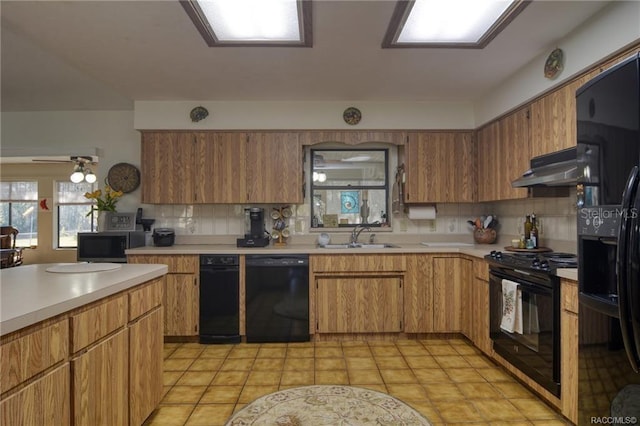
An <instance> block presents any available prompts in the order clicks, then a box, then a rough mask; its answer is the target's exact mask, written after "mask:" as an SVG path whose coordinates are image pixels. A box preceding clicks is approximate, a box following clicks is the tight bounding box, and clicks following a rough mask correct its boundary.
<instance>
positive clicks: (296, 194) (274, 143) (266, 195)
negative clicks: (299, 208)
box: [246, 132, 304, 204]
mask: <svg viewBox="0 0 640 426" xmlns="http://www.w3.org/2000/svg"><path fill="white" fill-rule="evenodd" d="M246 167H247V202H250V203H283V204H285V203H292V204H300V203H303V202H304V199H303V196H302V195H303V194H302V183H303V182H302V147H301V145H300V141H299V138H298V134H297V133H291V132H264V133H250V134H249V136H248V141H247V156H246Z"/></svg>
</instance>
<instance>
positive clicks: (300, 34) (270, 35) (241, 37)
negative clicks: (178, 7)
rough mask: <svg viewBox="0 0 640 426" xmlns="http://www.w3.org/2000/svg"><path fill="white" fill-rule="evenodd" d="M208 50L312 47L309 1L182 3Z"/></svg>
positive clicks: (201, 0)
mask: <svg viewBox="0 0 640 426" xmlns="http://www.w3.org/2000/svg"><path fill="white" fill-rule="evenodd" d="M181 3H182V6H183V7H184V9H185V10H186V11H187V14H188V15H189V16H190V17H191V20H192V21H193V23H194V24H195V25H196V27H197V28H198V31H199V32H200V34H201V35H202V36H203V37H204V39H205V40H206V41H207V44H209V46H224V45H227V46H229V45H236V46H238V45H244V46H267V45H275V46H283V45H284V46H291V45H294V46H311V44H312V40H311V34H312V33H311V1H310V0H182V1H181Z"/></svg>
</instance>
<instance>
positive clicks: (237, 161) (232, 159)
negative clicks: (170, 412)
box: [195, 132, 247, 204]
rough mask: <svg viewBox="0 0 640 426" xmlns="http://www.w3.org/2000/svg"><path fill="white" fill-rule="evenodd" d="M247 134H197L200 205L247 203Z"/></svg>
mask: <svg viewBox="0 0 640 426" xmlns="http://www.w3.org/2000/svg"><path fill="white" fill-rule="evenodd" d="M246 138H247V135H246V134H245V133H233V132H228V133H217V132H216V133H199V134H197V135H196V140H197V142H196V158H197V166H196V167H195V171H196V174H197V176H196V182H198V185H197V187H196V198H197V200H198V202H200V203H229V204H231V203H238V204H239V203H244V202H246V201H247V198H246V197H247V189H246V186H247V177H246V165H245V159H246V151H247V150H246Z"/></svg>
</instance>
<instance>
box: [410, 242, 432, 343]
mask: <svg viewBox="0 0 640 426" xmlns="http://www.w3.org/2000/svg"><path fill="white" fill-rule="evenodd" d="M406 258H407V260H406V262H407V271H406V273H405V278H404V332H405V333H429V332H432V331H433V286H432V279H431V278H432V275H433V262H432V256H431V255H424V254H408V255H406Z"/></svg>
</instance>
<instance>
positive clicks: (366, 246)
mask: <svg viewBox="0 0 640 426" xmlns="http://www.w3.org/2000/svg"><path fill="white" fill-rule="evenodd" d="M319 247H320V248H325V249H383V248H399V247H400V246H397V245H395V244H388V243H384V244H382V243H380V244H361V243H357V244H325V245H324V246H319Z"/></svg>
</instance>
